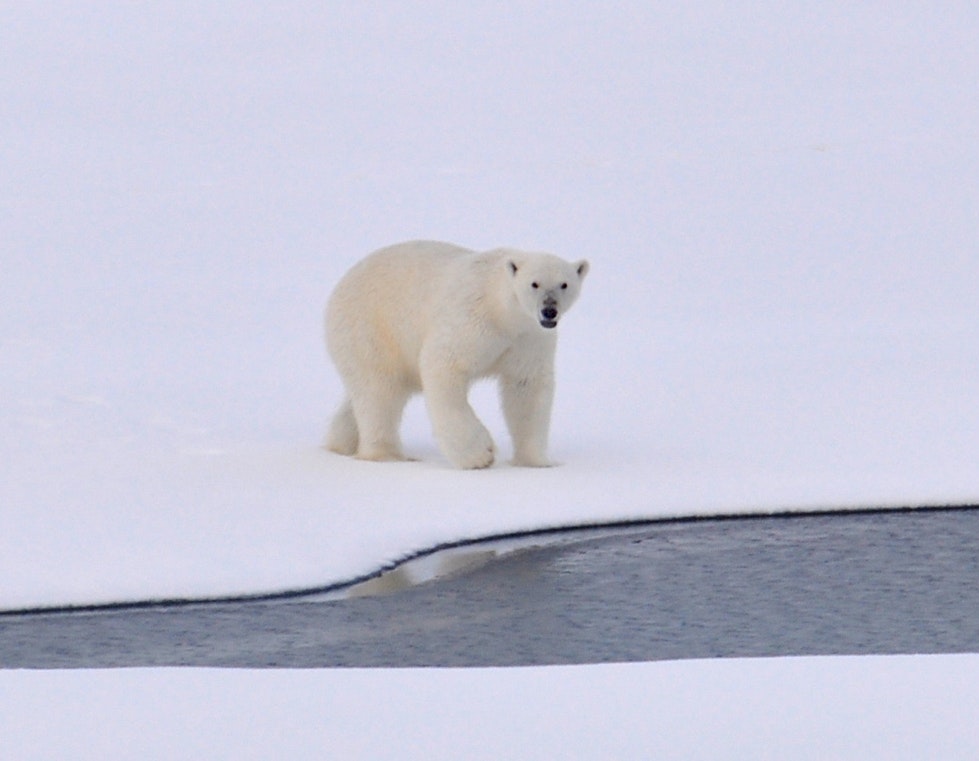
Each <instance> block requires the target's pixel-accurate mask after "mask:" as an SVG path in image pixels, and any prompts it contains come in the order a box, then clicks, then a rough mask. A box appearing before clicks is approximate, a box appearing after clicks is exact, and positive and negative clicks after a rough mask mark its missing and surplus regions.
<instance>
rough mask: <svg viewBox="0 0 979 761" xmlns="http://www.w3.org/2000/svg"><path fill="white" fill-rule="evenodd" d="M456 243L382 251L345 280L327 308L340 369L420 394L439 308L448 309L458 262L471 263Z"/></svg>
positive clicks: (401, 246) (332, 350)
mask: <svg viewBox="0 0 979 761" xmlns="http://www.w3.org/2000/svg"><path fill="white" fill-rule="evenodd" d="M471 256H473V252H472V251H470V250H469V249H466V248H462V247H461V246H456V245H453V244H451V243H439V242H429V241H414V242H410V243H400V244H397V245H394V246H389V247H387V248H383V249H381V250H379V251H376V252H374V253H373V254H371V255H370V256H368V257H366V258H364V259H362V260H361V261H360V262H358V263H357V264H356V265H355V266H354V267H353V268H351V270H350V271H349V272H348V273H347V274H346V275H345V276H344V277H343V278H342V279H341V281H340V282H339V283H338V284H337V286H336V288H335V289H334V291H333V294H332V296H331V297H330V301H329V304H328V305H327V314H326V329H327V347H328V349H329V351H330V355H331V356H332V357H333V360H334V362H336V363H337V365H338V366H339V367H340V368H341V372H343V370H344V369H352V368H345V366H346V365H349V364H351V363H355V364H356V365H357V367H358V369H363V368H364V365H365V364H368V365H370V368H371V370H372V371H373V372H380V373H385V374H389V375H390V374H395V375H398V376H400V377H401V378H402V379H403V380H404V381H405V382H409V383H410V385H411V386H413V387H414V388H416V389H417V388H420V380H419V378H418V355H419V353H420V351H421V344H422V341H423V340H424V337H425V336H426V335H427V334H428V332H429V330H430V326H431V325H432V323H433V321H435V320H437V316H436V314H435V312H436V309H437V308H443V309H444V308H445V304H444V303H442V302H444V300H445V294H444V291H445V290H446V282H447V279H448V278H449V277H452V273H453V270H454V268H453V266H452V264H453V262H455V261H457V260H459V259H461V258H463V257H471Z"/></svg>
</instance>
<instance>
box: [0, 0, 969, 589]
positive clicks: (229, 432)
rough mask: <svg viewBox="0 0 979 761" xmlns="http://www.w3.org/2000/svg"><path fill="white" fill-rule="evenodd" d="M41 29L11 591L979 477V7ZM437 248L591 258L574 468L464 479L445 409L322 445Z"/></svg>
mask: <svg viewBox="0 0 979 761" xmlns="http://www.w3.org/2000/svg"><path fill="white" fill-rule="evenodd" d="M5 15H6V18H5V23H4V25H3V27H4V29H3V31H2V32H0V35H2V36H3V39H2V40H0V43H2V44H0V48H2V49H3V50H4V53H3V54H2V55H3V66H4V68H5V70H7V71H8V72H9V73H10V76H7V77H4V79H3V85H2V86H3V97H4V100H5V102H7V103H8V111H9V112H10V113H12V114H14V115H15V118H13V119H10V120H8V121H6V122H5V126H4V127H3V140H2V141H0V142H2V143H3V146H4V148H3V153H2V162H3V172H2V174H0V204H2V208H3V210H4V214H3V217H2V220H3V221H2V235H0V239H2V241H3V243H2V245H3V259H4V275H3V278H2V281H0V290H2V293H0V297H2V304H3V312H2V322H0V361H2V365H0V367H2V370H0V434H2V435H0V442H2V443H0V463H2V464H0V504H3V505H4V509H3V511H2V513H0V579H3V584H2V585H0V607H4V608H11V607H19V606H30V605H54V604H74V603H89V602H105V601H113V600H131V599H141V598H146V597H178V596H189V595H208V594H233V593H239V592H253V591H273V590H276V589H283V588H294V587H303V586H306V585H316V584H324V583H328V582H331V581H337V580H340V579H345V578H349V577H352V576H356V575H358V574H361V573H364V572H369V571H371V570H373V569H375V568H377V567H379V566H380V565H382V564H384V563H386V562H389V561H391V560H393V559H396V558H398V557H401V556H403V555H405V554H406V553H409V552H411V551H414V550H418V549H422V548H424V547H428V546H431V545H434V544H438V543H440V542H445V541H453V540H457V539H461V538H468V537H476V536H480V535H483V534H486V533H493V532H497V531H510V530H518V529H526V528H534V527H541V526H554V525H565V524H575V523H580V522H596V521H603V520H615V519H623V518H637V517H655V516H665V515H677V514H690V513H715V512H731V511H752V510H785V509H797V508H813V507H820V508H821V507H828V508H834V507H841V508H845V507H851V506H865V505H868V504H869V505H893V504H896V505H905V504H912V505H918V504H934V503H962V502H970V501H975V500H976V499H977V497H979V461H977V460H976V458H975V456H974V453H975V451H976V450H977V445H979V433H977V432H979V405H976V404H975V399H976V392H977V389H979V383H977V380H976V374H975V368H976V366H977V360H979V322H977V320H976V319H975V297H976V293H977V286H979V257H976V255H975V242H976V239H975V216H974V213H975V208H976V201H977V200H979V197H977V196H979V193H977V191H979V183H977V179H976V178H977V177H979V172H977V171H976V170H977V169H979V167H977V158H979V149H977V148H976V145H977V144H979V143H977V140H976V137H977V135H976V131H977V127H976V124H977V123H979V119H977V118H976V117H979V105H977V99H976V98H975V96H974V94H973V92H972V88H971V86H970V85H969V83H970V82H971V81H972V73H973V72H974V64H975V63H976V58H977V56H976V54H975V53H974V51H973V46H972V45H971V40H972V39H974V38H973V37H971V36H970V35H971V31H973V30H974V29H975V26H976V15H977V14H976V13H975V12H974V11H971V10H964V9H963V10H958V11H954V12H953V11H951V10H950V11H947V12H945V13H944V14H933V13H930V12H929V13H924V12H921V13H917V12H915V11H914V10H913V9H911V8H904V9H900V10H894V11H893V12H892V10H888V12H887V14H886V18H883V17H881V16H880V15H879V14H878V13H876V12H872V11H870V10H860V9H856V10H855V9H851V8H849V7H845V6H841V7H840V8H839V9H837V10H833V11H825V12H820V13H819V14H816V13H814V12H810V11H807V10H793V9H775V8H764V9H760V10H759V12H757V13H752V14H746V13H745V12H744V11H743V10H732V9H727V8H724V7H722V6H721V4H718V5H717V7H711V8H709V9H707V8H703V9H701V10H700V11H695V10H694V9H692V8H691V9H678V10H665V9H663V8H657V7H647V6H646V4H640V3H637V4H634V5H629V6H623V7H621V8H617V9H615V10H609V9H607V8H604V7H601V8H600V7H599V6H597V5H596V6H594V7H589V8H585V9H582V10H581V12H580V13H578V12H576V13H566V12H555V11H547V10H544V9H543V8H537V7H533V6H526V7H524V8H523V9H522V10H521V11H520V12H517V13H512V14H511V13H510V12H509V11H508V12H507V13H503V12H502V11H500V10H498V9H497V8H496V7H495V6H494V5H493V4H479V5H475V6H472V7H471V6H470V4H467V5H466V7H465V9H462V8H446V7H440V6H439V5H437V4H436V5H428V4H421V5H419V6H417V7H415V8H413V9H412V10H410V11H409V10H407V9H406V8H402V9H392V8H385V9H383V10H381V9H379V8H369V7H355V6H343V7H339V8H332V9H330V10H323V9H317V8H313V7H309V6H306V5H303V4H290V5H287V6H285V7H277V8H275V9H271V8H268V9H266V8H263V7H259V6H255V7H251V6H247V7H246V6H242V7H241V8H239V9H238V10H236V11H235V12H234V13H231V14H228V13H227V12H226V10H217V9H210V8H208V7H207V6H204V7H199V6H198V5H195V4H189V3H188V4H183V3H176V4H168V5H166V6H159V7H154V8H150V9H147V8H139V9H137V8H123V7H119V8H111V9H110V8H101V9H97V8H94V7H77V6H75V5H73V4H57V3H55V4H43V3H38V4H29V5H17V6H15V7H13V8H11V9H8V10H7V11H6V12H5ZM413 237H431V238H442V239H449V240H454V241H458V242H460V243H463V244H465V245H470V246H475V247H484V248H488V247H491V246H495V245H499V244H511V245H518V246H526V247H530V248H543V249H548V250H553V251H555V252H557V253H559V254H561V255H563V256H565V257H566V258H569V259H576V258H579V257H588V258H589V259H591V260H592V262H593V272H592V274H591V275H590V276H589V279H588V281H587V282H586V287H585V290H584V293H583V296H582V300H581V302H580V304H579V305H578V306H576V308H575V311H573V312H572V313H571V314H570V315H569V317H568V318H567V320H566V321H565V323H564V324H563V325H562V336H561V347H560V353H559V367H558V398H557V402H556V408H555V413H554V424H553V437H552V438H553V444H552V452H553V455H554V456H555V457H556V458H557V459H558V460H560V461H561V462H563V466H562V467H560V468H555V469H551V470H543V471H525V470H519V469H515V468H510V467H508V466H506V465H505V464H503V463H501V464H500V465H499V466H498V467H496V468H494V469H493V470H491V471H490V472H485V473H458V472H454V471H451V470H450V469H448V467H447V466H446V465H445V463H444V461H443V460H442V459H441V457H440V456H439V454H438V452H437V450H436V449H435V447H434V444H433V442H432V437H431V433H430V430H429V425H428V422H427V420H426V419H425V415H424V412H423V408H422V405H421V404H420V403H415V404H414V405H413V406H412V407H411V408H410V410H409V413H408V416H407V420H406V430H405V439H406V442H407V448H408V450H409V452H410V453H412V454H413V455H415V456H417V457H419V458H421V462H418V463H410V464H405V465H400V464H398V465H376V464H367V463H359V462H353V461H350V460H347V459H342V458H338V457H336V456H332V455H330V454H328V453H326V452H324V451H322V450H321V449H319V442H320V440H321V437H322V434H323V431H324V428H325V424H326V421H327V419H328V417H329V415H330V413H331V412H332V409H333V408H334V407H335V406H336V404H337V403H338V401H339V399H340V396H341V389H340V386H339V382H338V379H337V377H336V375H335V373H334V372H333V371H332V368H330V367H329V364H328V362H327V360H326V357H325V352H324V349H323V346H322V340H321V325H320V322H321V310H322V306H323V304H324V302H325V300H326V297H327V295H328V293H329V290H330V288H331V287H332V286H333V284H334V283H335V282H336V280H337V279H338V278H339V277H340V276H341V274H342V273H343V272H344V271H345V270H346V269H347V268H348V267H349V266H350V265H351V264H352V263H353V262H354V261H356V260H357V259H358V258H360V257H361V256H363V255H365V254H366V253H367V252H369V251H370V250H372V249H373V248H376V247H378V246H381V245H384V244H387V243H391V242H394V241H396V240H401V239H406V238H413ZM474 399H475V405H476V407H477V409H478V411H479V413H480V414H481V415H482V416H483V417H484V418H485V419H486V420H487V422H488V423H489V425H490V427H491V429H492V432H493V433H494V436H495V437H496V439H497V441H498V443H499V444H500V446H501V451H502V455H503V457H502V458H501V459H504V458H505V457H506V456H507V453H508V446H509V443H508V441H507V437H506V433H505V428H504V426H503V424H502V421H501V419H500V415H499V413H498V411H497V410H496V401H495V398H494V392H493V390H492V389H491V388H490V387H479V388H477V389H476V390H475V393H474Z"/></svg>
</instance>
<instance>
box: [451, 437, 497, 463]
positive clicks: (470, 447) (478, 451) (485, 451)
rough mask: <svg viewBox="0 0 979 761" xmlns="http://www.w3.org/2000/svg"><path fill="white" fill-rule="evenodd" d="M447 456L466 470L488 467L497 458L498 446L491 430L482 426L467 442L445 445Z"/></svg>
mask: <svg viewBox="0 0 979 761" xmlns="http://www.w3.org/2000/svg"><path fill="white" fill-rule="evenodd" d="M445 456H446V457H447V458H448V460H449V462H451V463H452V464H453V465H455V466H456V467H457V468H462V469H464V470H474V469H477V468H488V467H489V466H490V465H492V464H493V460H494V459H496V448H495V447H494V446H493V439H492V437H491V436H490V435H489V432H488V431H486V429H485V428H481V429H480V430H479V431H476V432H474V433H473V435H472V436H471V437H469V440H468V441H467V442H466V443H465V444H462V445H457V446H451V445H447V446H445Z"/></svg>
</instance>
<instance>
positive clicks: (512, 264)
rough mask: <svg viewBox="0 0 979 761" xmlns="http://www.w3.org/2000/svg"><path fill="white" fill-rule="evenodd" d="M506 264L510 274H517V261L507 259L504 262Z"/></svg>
mask: <svg viewBox="0 0 979 761" xmlns="http://www.w3.org/2000/svg"><path fill="white" fill-rule="evenodd" d="M506 266H507V269H508V270H510V274H511V275H516V274H517V270H518V269H519V268H518V267H517V263H516V262H515V261H513V259H509V260H508V261H507V263H506Z"/></svg>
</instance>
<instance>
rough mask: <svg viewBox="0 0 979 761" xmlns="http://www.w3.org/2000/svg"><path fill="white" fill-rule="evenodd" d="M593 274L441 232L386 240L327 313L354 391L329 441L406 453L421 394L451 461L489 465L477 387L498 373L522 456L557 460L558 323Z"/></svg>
mask: <svg viewBox="0 0 979 761" xmlns="http://www.w3.org/2000/svg"><path fill="white" fill-rule="evenodd" d="M587 272H588V262H586V261H579V262H575V263H573V264H572V263H570V262H566V261H565V260H563V259H560V258H558V257H556V256H552V255H550V254H542V253H527V252H522V251H516V250H512V249H497V250H494V251H488V252H486V253H474V252H472V251H469V250H467V249H464V248H460V247H459V246H454V245H452V244H449V243H437V242H431V241H416V242H411V243H401V244H398V245H395V246H391V247H389V248H384V249H381V250H380V251H376V252H375V253H373V254H371V255H370V256H368V257H367V258H366V259H364V260H362V261H361V262H359V263H358V264H356V265H355V266H354V267H353V268H352V269H351V270H350V271H349V272H348V273H347V274H346V275H345V276H344V277H343V278H342V279H341V280H340V282H339V283H338V284H337V286H336V288H335V290H334V291H333V294H332V295H331V297H330V301H329V304H328V306H327V310H326V335H327V346H328V348H329V352H330V355H331V357H332V358H333V361H334V363H335V364H336V367H337V370H338V371H339V373H340V376H341V377H342V379H343V383H344V386H345V387H346V391H347V398H346V400H345V401H344V402H343V404H342V406H341V407H340V410H339V411H338V412H337V414H336V416H335V418H334V419H333V422H332V424H331V426H330V431H329V434H328V436H327V441H326V446H327V448H328V449H330V450H332V451H334V452H338V453H340V454H344V455H354V456H356V457H358V458H360V459H364V460H403V459H406V458H405V456H404V454H403V453H402V449H401V439H400V436H399V433H398V429H399V427H400V424H401V415H402V412H403V410H404V407H405V404H406V403H407V401H408V399H409V397H410V396H411V395H412V394H414V393H417V392H419V391H421V392H423V393H424V396H425V403H426V406H427V408H428V414H429V417H430V418H431V421H432V427H433V429H434V432H435V437H436V439H437V441H438V444H439V448H440V449H441V450H442V453H443V454H444V455H445V457H446V459H448V460H449V462H450V463H452V464H453V465H455V466H456V467H459V468H485V467H488V466H489V465H492V463H493V460H494V457H495V452H494V447H493V440H492V438H491V437H490V435H489V432H488V431H487V430H486V428H485V427H484V426H483V424H482V423H481V422H480V421H479V419H478V418H477V417H476V414H475V413H474V412H473V410H472V407H470V406H469V400H468V395H469V388H470V386H471V385H472V383H473V381H475V380H476V379H478V378H483V377H489V376H493V377H497V378H499V385H500V397H501V401H502V405H503V414H504V418H505V419H506V423H507V427H508V428H509V431H510V435H511V437H512V439H513V448H514V456H513V463H514V464H515V465H527V466H546V465H550V464H551V463H550V462H549V461H548V459H547V451H546V450H547V434H548V428H549V425H550V417H551V401H552V399H553V396H554V350H555V345H556V339H557V336H556V334H555V331H554V328H555V327H556V326H557V323H558V320H559V319H560V318H561V317H562V316H563V315H564V313H565V312H566V311H567V310H568V309H569V308H570V307H571V305H572V304H573V303H574V301H575V299H576V298H577V297H578V292H579V289H580V287H581V281H582V279H583V278H584V277H585V275H586V274H587Z"/></svg>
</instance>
